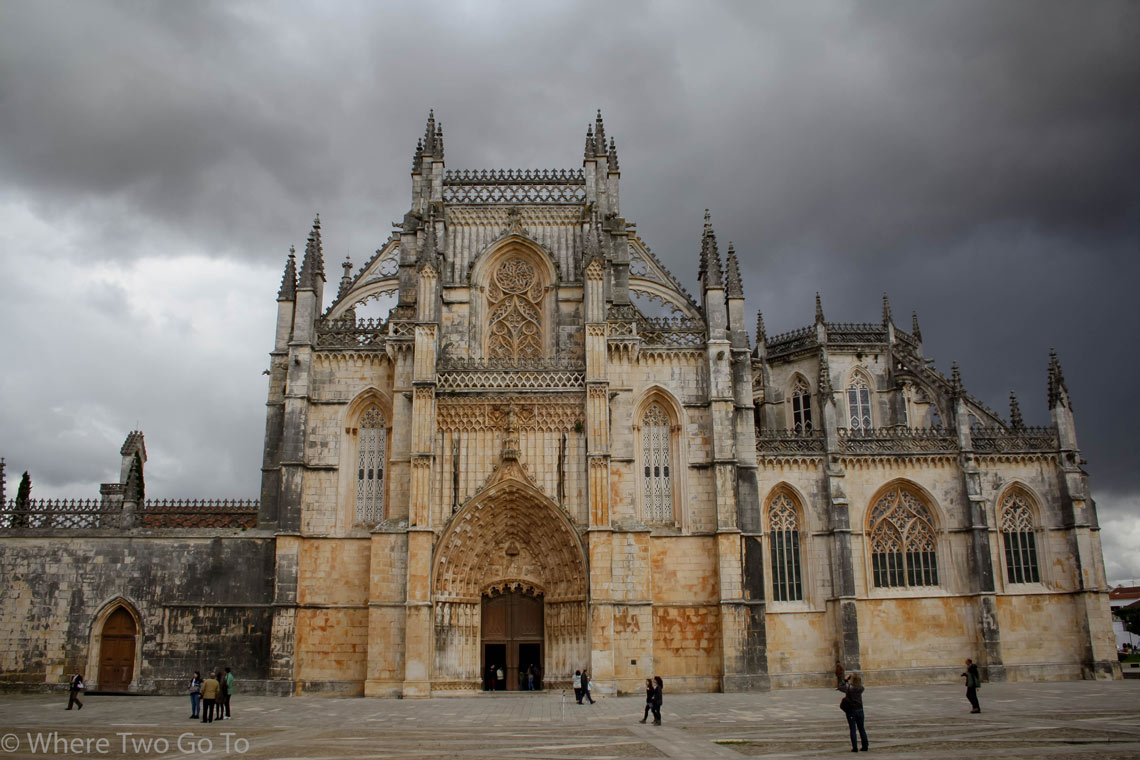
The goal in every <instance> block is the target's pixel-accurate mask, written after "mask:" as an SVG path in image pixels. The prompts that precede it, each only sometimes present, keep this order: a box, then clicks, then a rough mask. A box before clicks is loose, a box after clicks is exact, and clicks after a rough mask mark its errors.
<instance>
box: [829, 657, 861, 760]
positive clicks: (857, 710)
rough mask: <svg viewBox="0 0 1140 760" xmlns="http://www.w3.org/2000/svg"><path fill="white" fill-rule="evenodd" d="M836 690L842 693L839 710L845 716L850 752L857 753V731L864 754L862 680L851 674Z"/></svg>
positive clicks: (855, 674) (857, 675)
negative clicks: (849, 737)
mask: <svg viewBox="0 0 1140 760" xmlns="http://www.w3.org/2000/svg"><path fill="white" fill-rule="evenodd" d="M836 688H837V689H838V690H839V691H841V692H843V699H842V700H840V702H839V709H840V710H842V711H843V714H844V715H846V716H847V728H848V729H849V730H850V731H851V751H852V752H858V751H859V749H860V748H859V745H858V744H856V741H855V731H856V729H858V731H859V739H860V740H862V743H863V747H862V749H863V751H864V752H866V751H867V729H866V728H864V727H863V717H864V716H863V679H862V678H861V677H860V676H859V674H858V673H852V674H851V675H849V676H847V677H846V678H845V679H844V680H843V683H841V684H839V686H837V687H836Z"/></svg>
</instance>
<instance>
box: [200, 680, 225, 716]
mask: <svg viewBox="0 0 1140 760" xmlns="http://www.w3.org/2000/svg"><path fill="white" fill-rule="evenodd" d="M214 676H215V674H214V673H207V674H206V680H205V681H203V682H202V722H203V723H213V722H214V703H215V702H217V700H218V694H219V693H221V691H222V685H221V684H220V683H218V679H217V678H215V677H214ZM220 717H221V716H220V711H219V718H220Z"/></svg>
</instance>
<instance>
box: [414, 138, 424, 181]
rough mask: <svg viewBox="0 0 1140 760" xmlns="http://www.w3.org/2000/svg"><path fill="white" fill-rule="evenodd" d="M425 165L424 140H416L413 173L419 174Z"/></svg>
mask: <svg viewBox="0 0 1140 760" xmlns="http://www.w3.org/2000/svg"><path fill="white" fill-rule="evenodd" d="M423 166H424V141H423V140H422V139H419V140H416V153H415V155H414V156H412V173H413V174H419V173H420V172H421V171H422V170H423Z"/></svg>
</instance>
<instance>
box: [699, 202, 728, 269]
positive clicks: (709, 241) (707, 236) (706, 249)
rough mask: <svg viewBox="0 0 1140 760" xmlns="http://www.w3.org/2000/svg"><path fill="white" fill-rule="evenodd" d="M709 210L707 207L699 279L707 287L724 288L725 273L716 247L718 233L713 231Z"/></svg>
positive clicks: (702, 236) (702, 235) (702, 234)
mask: <svg viewBox="0 0 1140 760" xmlns="http://www.w3.org/2000/svg"><path fill="white" fill-rule="evenodd" d="M711 218H712V217H711V216H710V215H709V210H708V209H707V208H706V209H705V228H704V231H703V232H702V233H701V263H700V268H699V269H698V270H697V279H698V280H700V281H701V284H702V285H703V286H704V287H705V288H723V287H724V273H723V271H722V270H721V267H720V251H718V250H717V247H716V233H715V232H713V228H712V221H711Z"/></svg>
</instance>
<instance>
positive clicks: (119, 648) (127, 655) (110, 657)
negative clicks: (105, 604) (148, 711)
mask: <svg viewBox="0 0 1140 760" xmlns="http://www.w3.org/2000/svg"><path fill="white" fill-rule="evenodd" d="M138 632H139V631H138V626H137V625H136V624H135V619H134V617H133V616H132V615H131V613H129V612H127V610H126V608H125V607H121V606H120V607H116V608H115V610H114V611H113V612H112V613H111V614H110V615H108V616H107V619H106V620H105V621H104V622H103V634H102V636H101V637H100V638H101V642H100V644H99V681H98V683H99V689H100V690H101V691H126V690H127V687H128V686H130V685H131V681H132V680H134V676H135V643H136V639H137V637H138Z"/></svg>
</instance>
